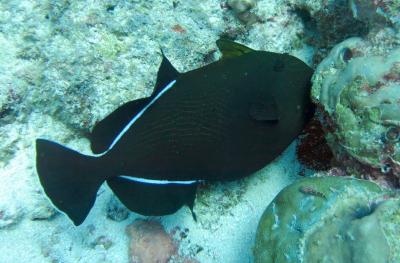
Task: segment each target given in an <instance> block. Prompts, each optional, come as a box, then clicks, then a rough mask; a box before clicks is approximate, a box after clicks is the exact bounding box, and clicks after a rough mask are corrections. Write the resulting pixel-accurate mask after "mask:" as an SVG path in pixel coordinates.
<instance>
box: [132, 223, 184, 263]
mask: <svg viewBox="0 0 400 263" xmlns="http://www.w3.org/2000/svg"><path fill="white" fill-rule="evenodd" d="M126 231H127V234H128V235H129V236H130V244H129V262H130V263H167V262H169V260H170V259H171V258H172V257H173V256H175V255H176V254H177V251H178V247H177V245H176V244H175V242H174V240H173V239H172V238H171V237H170V236H169V235H168V234H167V232H165V230H164V228H163V226H162V225H161V224H160V223H158V222H156V221H146V220H136V221H135V222H133V223H132V224H131V225H129V226H128V227H127V229H126Z"/></svg>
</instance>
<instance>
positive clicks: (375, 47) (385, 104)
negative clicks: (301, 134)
mask: <svg viewBox="0 0 400 263" xmlns="http://www.w3.org/2000/svg"><path fill="white" fill-rule="evenodd" d="M383 32H385V33H387V32H388V31H383ZM378 39H379V34H378V36H377V37H376V39H375V40H374V41H365V40H362V39H360V38H350V39H348V40H346V41H344V42H342V43H340V44H339V45H337V46H335V48H334V49H333V50H332V51H331V52H330V54H329V56H328V57H327V58H325V59H324V61H322V63H321V64H320V65H319V66H318V68H317V70H316V72H315V74H314V76H313V87H312V94H311V95H312V99H313V100H314V102H316V103H317V104H319V105H320V106H321V107H322V109H323V111H324V113H325V115H326V117H327V121H325V122H324V125H325V128H326V131H327V141H328V144H329V145H330V146H331V148H332V150H333V152H334V153H335V155H336V157H337V159H339V160H344V159H354V160H356V161H357V162H359V163H361V164H363V165H365V166H366V167H370V168H372V169H375V170H376V171H374V173H375V174H378V175H377V176H379V174H380V176H382V175H383V176H386V177H392V179H393V178H394V179H393V180H392V182H391V184H392V185H394V186H398V185H399V181H398V179H399V178H400V114H399V113H400V47H399V43H398V40H397V42H396V40H390V39H389V38H381V39H379V40H378ZM349 166H353V165H349ZM352 172H354V171H352ZM368 173H369V174H371V173H372V171H368ZM377 176H375V177H377Z"/></svg>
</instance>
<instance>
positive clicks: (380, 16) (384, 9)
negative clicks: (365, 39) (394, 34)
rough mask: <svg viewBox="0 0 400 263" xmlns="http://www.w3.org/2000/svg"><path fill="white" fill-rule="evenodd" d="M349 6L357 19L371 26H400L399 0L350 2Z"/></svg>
mask: <svg viewBox="0 0 400 263" xmlns="http://www.w3.org/2000/svg"><path fill="white" fill-rule="evenodd" d="M349 5H350V8H351V11H352V13H353V16H354V17H355V18H356V19H359V20H361V21H364V22H367V23H369V24H370V25H371V26H379V25H391V26H394V27H399V26H400V1H398V0H394V1H393V0H379V1H371V0H350V1H349Z"/></svg>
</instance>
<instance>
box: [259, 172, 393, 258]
mask: <svg viewBox="0 0 400 263" xmlns="http://www.w3.org/2000/svg"><path fill="white" fill-rule="evenodd" d="M399 205H400V197H399V195H398V194H396V193H395V192H388V191H386V190H382V189H381V188H380V187H379V186H378V185H376V184H374V183H372V182H369V181H365V180H359V179H354V178H343V177H332V176H328V177H319V178H307V179H303V180H299V181H297V182H296V183H294V184H292V185H290V186H288V187H287V188H285V189H284V190H282V191H281V192H280V193H279V194H278V196H277V197H276V198H275V199H274V200H273V201H272V203H271V204H270V205H269V206H268V208H267V209H266V210H265V212H264V214H263V216H262V217H261V220H260V223H259V226H258V230H257V238H256V244H255V248H254V257H255V262H259V263H261V262H262V263H268V262H274V263H294V262H321V260H322V262H337V263H347V262H360V263H366V262H369V263H380V262H382V263H384V262H389V263H395V262H399V260H400V253H399V248H400V242H399V240H398V238H396V235H397V236H398V235H399V234H400V223H399V221H398V219H399V216H400V206H399Z"/></svg>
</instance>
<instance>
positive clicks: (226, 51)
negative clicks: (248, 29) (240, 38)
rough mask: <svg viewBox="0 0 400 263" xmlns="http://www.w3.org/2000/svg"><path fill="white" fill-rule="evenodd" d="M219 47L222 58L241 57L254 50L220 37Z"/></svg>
mask: <svg viewBox="0 0 400 263" xmlns="http://www.w3.org/2000/svg"><path fill="white" fill-rule="evenodd" d="M216 43H217V47H218V49H219V51H221V53H222V58H223V59H225V58H233V57H239V56H241V55H244V54H246V53H250V52H253V51H254V50H253V49H251V48H249V47H246V46H244V45H242V44H239V43H236V42H233V41H231V40H228V39H225V38H220V39H218V40H217V42H216Z"/></svg>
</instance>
